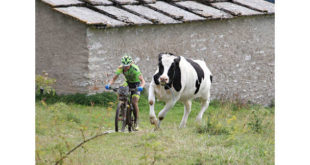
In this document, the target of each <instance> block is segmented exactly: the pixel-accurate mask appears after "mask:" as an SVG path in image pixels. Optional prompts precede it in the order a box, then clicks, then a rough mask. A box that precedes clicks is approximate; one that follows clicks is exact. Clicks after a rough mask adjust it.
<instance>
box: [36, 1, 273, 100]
mask: <svg viewBox="0 0 310 165" xmlns="http://www.w3.org/2000/svg"><path fill="white" fill-rule="evenodd" d="M35 13H36V74H41V73H42V71H43V70H44V71H46V72H48V73H49V76H50V77H52V78H55V79H56V80H57V84H56V92H57V93H60V94H69V93H89V94H92V93H96V92H102V91H104V84H105V83H106V82H107V80H109V79H111V77H112V76H113V73H114V72H115V70H116V68H117V67H118V66H119V65H120V58H121V56H122V55H123V54H124V53H128V54H130V55H131V56H132V57H133V59H134V61H135V63H136V64H137V65H138V66H139V67H140V69H141V71H142V73H143V76H144V78H145V79H146V82H147V84H149V83H150V81H151V79H152V75H153V73H154V72H155V70H156V65H157V55H158V54H159V53H161V52H171V53H173V54H175V55H182V56H185V57H188V58H193V59H204V60H205V61H206V63H207V65H208V67H209V68H210V70H211V72H212V73H213V77H214V79H213V82H214V83H213V86H212V90H211V92H212V93H211V96H212V99H214V98H229V99H241V100H249V101H252V102H255V103H259V104H263V105H268V104H269V103H270V102H271V101H272V100H273V99H274V88H275V87H274V58H275V56H274V4H273V3H270V2H267V1H264V0H230V1H228V0H199V1H198V0H196V1H189V0H186V1H180V0H169V1H168V0H166V1H159V0H37V1H36V12H35ZM121 81H123V80H122V79H119V80H118V81H117V83H120V82H121Z"/></svg>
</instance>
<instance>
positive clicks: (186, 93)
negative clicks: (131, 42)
mask: <svg viewBox="0 0 310 165" xmlns="http://www.w3.org/2000/svg"><path fill="white" fill-rule="evenodd" d="M211 82H212V74H211V72H210V70H209V69H208V67H207V65H206V63H205V62H204V61H202V60H192V59H188V58H185V57H182V56H175V55H173V54H170V53H161V54H159V56H158V67H157V70H156V72H155V74H154V76H153V80H152V82H151V84H150V86H149V96H148V101H149V105H150V122H151V124H155V126H156V127H157V128H159V126H160V122H161V121H162V120H163V119H164V118H165V116H166V114H167V112H168V111H169V110H170V109H171V108H172V107H173V106H174V105H175V103H176V102H177V101H181V102H182V103H183V104H184V114H183V118H182V121H181V123H180V128H182V127H185V126H186V121H187V118H188V115H189V113H190V112H191V105H192V100H193V99H195V98H200V100H201V110H200V112H199V114H198V116H197V117H196V120H197V121H198V122H200V121H201V120H202V116H203V113H204V112H205V110H206V109H207V108H208V106H209V102H210V88H211ZM155 98H157V99H159V100H161V101H164V102H165V103H166V105H165V107H164V108H163V109H162V110H161V111H160V112H159V114H158V118H159V121H158V120H157V118H156V115H155V111H154V106H155Z"/></svg>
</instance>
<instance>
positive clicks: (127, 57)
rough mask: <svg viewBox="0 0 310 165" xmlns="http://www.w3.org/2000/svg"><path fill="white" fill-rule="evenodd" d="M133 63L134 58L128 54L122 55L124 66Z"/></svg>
mask: <svg viewBox="0 0 310 165" xmlns="http://www.w3.org/2000/svg"><path fill="white" fill-rule="evenodd" d="M131 63H132V58H131V57H130V56H128V55H124V56H123V57H122V64H123V66H129V65H130V64H131Z"/></svg>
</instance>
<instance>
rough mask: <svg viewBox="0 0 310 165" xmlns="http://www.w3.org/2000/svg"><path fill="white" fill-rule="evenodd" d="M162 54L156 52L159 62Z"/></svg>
mask: <svg viewBox="0 0 310 165" xmlns="http://www.w3.org/2000/svg"><path fill="white" fill-rule="evenodd" d="M162 56H163V54H162V53H159V54H158V61H159V62H160V61H161V57H162Z"/></svg>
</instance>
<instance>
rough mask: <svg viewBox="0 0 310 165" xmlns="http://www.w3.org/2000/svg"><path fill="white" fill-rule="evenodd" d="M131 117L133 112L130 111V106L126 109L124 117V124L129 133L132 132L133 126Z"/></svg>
mask: <svg viewBox="0 0 310 165" xmlns="http://www.w3.org/2000/svg"><path fill="white" fill-rule="evenodd" d="M132 115H133V110H132V105H131V106H130V108H128V109H127V116H126V123H127V125H128V131H129V132H131V131H132V126H133V122H132V119H133V118H132Z"/></svg>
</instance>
